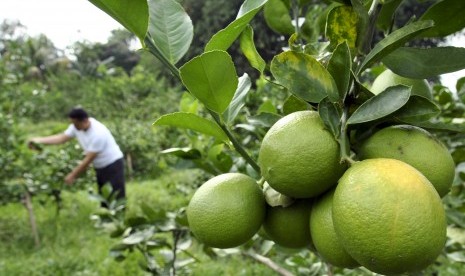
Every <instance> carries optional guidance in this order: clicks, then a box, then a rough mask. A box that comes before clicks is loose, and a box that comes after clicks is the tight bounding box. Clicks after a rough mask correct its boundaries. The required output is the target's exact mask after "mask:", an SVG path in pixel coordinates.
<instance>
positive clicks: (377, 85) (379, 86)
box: [370, 69, 433, 100]
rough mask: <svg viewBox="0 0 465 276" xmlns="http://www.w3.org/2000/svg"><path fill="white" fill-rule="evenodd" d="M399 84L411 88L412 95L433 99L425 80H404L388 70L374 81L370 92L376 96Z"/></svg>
mask: <svg viewBox="0 0 465 276" xmlns="http://www.w3.org/2000/svg"><path fill="white" fill-rule="evenodd" d="M399 84H402V85H406V86H411V87H412V90H411V92H410V93H411V94H412V95H417V96H422V97H425V98H427V99H430V100H432V99H433V92H432V90H431V87H430V86H429V84H428V82H427V81H426V80H424V79H408V78H404V77H402V76H399V75H397V74H395V73H394V72H392V71H391V70H389V69H386V70H385V71H384V72H382V73H381V74H380V75H379V76H378V77H377V78H376V79H375V81H374V82H373V85H372V86H371V89H370V91H371V92H373V94H376V95H378V94H379V93H381V92H383V91H384V90H385V89H386V88H388V87H390V86H395V85H399Z"/></svg>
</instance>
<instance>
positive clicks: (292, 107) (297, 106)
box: [282, 95, 310, 115]
mask: <svg viewBox="0 0 465 276" xmlns="http://www.w3.org/2000/svg"><path fill="white" fill-rule="evenodd" d="M309 108H310V105H309V104H308V103H307V102H306V101H304V100H302V99H299V98H297V97H296V96H294V95H290V96H289V97H288V98H287V99H286V100H285V101H284V104H283V108H282V109H283V110H282V111H283V113H284V114H285V115H287V114H291V113H294V112H296V111H301V110H308V109H309Z"/></svg>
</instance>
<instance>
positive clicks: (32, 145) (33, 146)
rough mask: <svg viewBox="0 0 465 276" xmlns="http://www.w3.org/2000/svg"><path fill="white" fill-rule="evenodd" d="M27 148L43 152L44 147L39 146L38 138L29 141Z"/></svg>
mask: <svg viewBox="0 0 465 276" xmlns="http://www.w3.org/2000/svg"><path fill="white" fill-rule="evenodd" d="M27 146H28V148H29V149H31V150H37V151H41V150H42V147H41V146H40V145H39V141H38V139H37V138H32V139H30V140H29V141H27Z"/></svg>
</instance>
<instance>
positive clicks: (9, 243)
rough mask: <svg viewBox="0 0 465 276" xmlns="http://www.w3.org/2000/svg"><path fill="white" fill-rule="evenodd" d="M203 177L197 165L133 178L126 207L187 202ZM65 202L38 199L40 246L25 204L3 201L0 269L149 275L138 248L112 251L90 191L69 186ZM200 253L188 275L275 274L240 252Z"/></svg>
mask: <svg viewBox="0 0 465 276" xmlns="http://www.w3.org/2000/svg"><path fill="white" fill-rule="evenodd" d="M201 179H202V174H201V173H199V172H198V171H180V172H173V173H170V174H166V175H163V176H161V177H160V178H158V179H156V180H150V181H132V182H129V183H128V184H127V194H128V211H129V212H138V211H139V210H138V209H137V203H138V202H141V201H144V202H152V204H153V206H163V208H164V209H166V210H175V209H177V208H179V207H182V206H185V205H186V204H187V202H188V200H189V198H190V195H191V194H192V193H193V191H194V189H195V188H196V186H198V185H199V184H200V181H201ZM189 184H190V185H189ZM63 202H64V207H63V209H62V210H61V212H60V214H59V216H56V213H55V210H56V209H55V205H53V204H51V203H50V204H44V205H40V204H38V203H37V202H34V212H35V215H36V220H37V225H38V229H39V233H40V238H41V245H40V246H39V247H35V245H34V239H33V236H32V233H31V228H30V224H29V218H28V214H27V211H26V209H25V208H24V207H23V206H22V205H21V204H17V203H16V204H9V205H6V206H0V244H1V246H0V275H12V276H14V275H28V276H35V275H41V276H42V275H54V276H55V275H116V276H118V275H146V274H144V272H143V271H142V270H141V269H140V268H139V265H138V262H139V261H140V260H142V257H141V256H140V255H139V253H134V254H129V256H128V258H127V259H126V260H125V261H123V262H116V261H115V260H114V259H113V258H112V257H111V256H110V255H109V249H110V248H111V247H112V246H113V245H115V244H116V243H117V242H118V241H119V240H118V239H112V238H110V237H109V235H108V233H106V232H104V231H102V230H99V229H97V228H95V227H94V225H93V222H92V221H91V220H90V216H91V215H92V213H93V212H95V211H96V210H97V209H98V208H99V203H98V202H96V201H93V200H91V199H90V198H89V195H88V193H87V192H86V191H79V192H76V193H71V192H66V191H65V192H63ZM131 206H133V207H132V209H130V208H131ZM196 254H197V255H198V256H197V257H199V259H200V260H201V262H198V263H196V264H193V265H191V266H190V269H189V273H188V274H189V275H202V276H203V275H272V271H271V270H269V269H268V268H267V267H265V266H263V265H261V264H258V263H256V262H254V261H252V260H251V259H248V258H246V257H243V256H240V255H233V256H231V257H226V258H218V259H215V260H213V259H210V258H209V257H207V255H205V254H203V253H202V252H196Z"/></svg>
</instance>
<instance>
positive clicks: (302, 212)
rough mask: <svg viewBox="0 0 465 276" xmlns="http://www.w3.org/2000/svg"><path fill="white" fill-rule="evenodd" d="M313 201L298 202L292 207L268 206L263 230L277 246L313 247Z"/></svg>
mask: <svg viewBox="0 0 465 276" xmlns="http://www.w3.org/2000/svg"><path fill="white" fill-rule="evenodd" d="M311 206H312V204H311V201H309V200H302V199H301V200H296V201H295V202H294V203H292V204H291V205H290V206H287V207H282V206H276V207H271V206H268V209H267V211H266V217H265V221H264V222H263V229H264V230H265V233H266V234H267V236H268V237H269V238H270V239H271V240H273V241H274V242H275V243H276V244H279V245H281V246H283V247H289V248H301V247H306V246H309V245H311V243H312V239H311V237H310V229H309V227H308V225H309V223H310V211H311Z"/></svg>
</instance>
